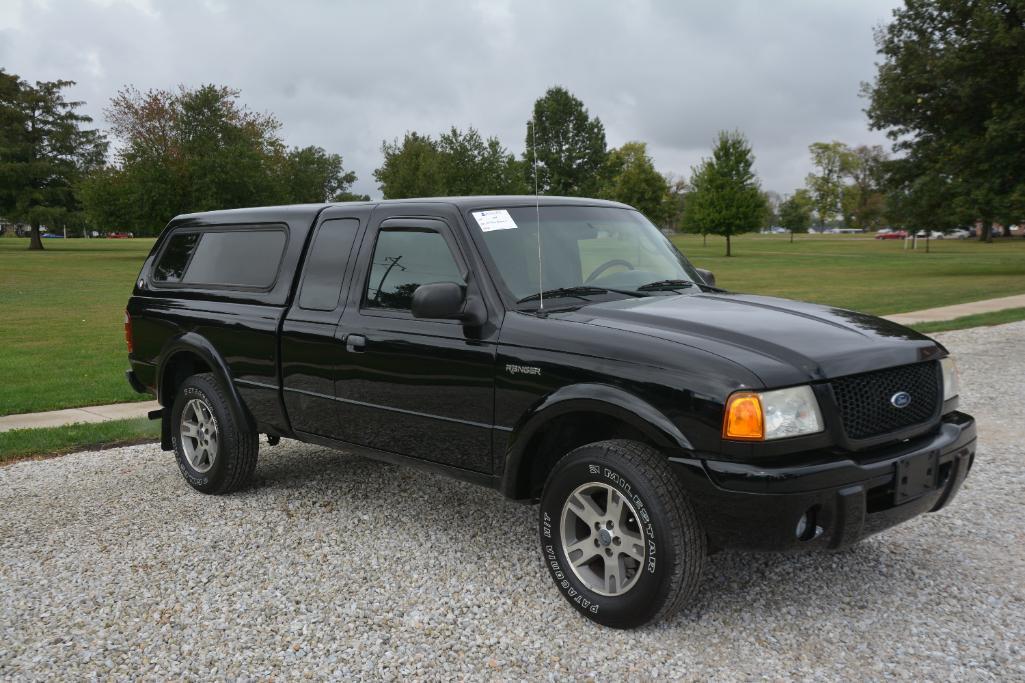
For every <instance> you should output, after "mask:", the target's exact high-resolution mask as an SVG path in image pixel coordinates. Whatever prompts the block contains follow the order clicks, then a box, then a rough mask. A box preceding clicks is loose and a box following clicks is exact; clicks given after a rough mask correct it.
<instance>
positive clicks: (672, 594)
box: [539, 440, 707, 628]
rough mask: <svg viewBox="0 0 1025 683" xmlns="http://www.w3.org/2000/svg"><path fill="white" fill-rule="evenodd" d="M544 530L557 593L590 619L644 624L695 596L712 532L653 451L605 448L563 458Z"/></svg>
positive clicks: (544, 511)
mask: <svg viewBox="0 0 1025 683" xmlns="http://www.w3.org/2000/svg"><path fill="white" fill-rule="evenodd" d="M620 496H621V497H620ZM585 497H586V498H590V501H591V503H592V504H594V506H593V507H592V506H591V505H589V504H587V503H586V501H585V500H584V498H585ZM571 499H572V501H573V502H570V501H571ZM610 502H611V503H612V506H611V507H612V510H609V507H610V506H609V503H610ZM588 508H589V509H588ZM577 510H580V512H579V513H577V512H576V511H577ZM616 510H619V513H618V514H617V512H616ZM585 518H586V519H585ZM610 521H611V524H610ZM539 523H540V529H539V530H540V537H541V554H542V556H543V558H544V562H545V565H546V566H547V567H548V571H549V573H550V574H551V576H552V579H553V580H554V581H555V585H556V586H557V587H558V589H559V592H560V593H562V595H563V597H564V598H566V600H568V601H569V603H570V604H571V605H572V606H573V607H574V608H575V609H576V610H577V611H578V612H580V613H581V614H583V615H584V616H585V617H587V618H588V619H590V620H592V621H595V622H597V623H599V624H603V625H605V626H611V627H613V628H634V627H637V626H642V625H644V624H647V623H650V622H653V621H658V620H660V619H664V618H667V617H669V616H671V615H673V614H674V613H675V612H676V611H677V610H679V609H680V607H682V606H683V605H684V604H685V603H686V602H687V601H688V600H690V599H691V598H692V597H693V596H694V594H695V593H696V591H697V588H698V585H699V583H700V580H701V570H702V568H703V566H704V562H705V556H706V554H707V547H706V539H705V534H704V532H703V531H702V529H701V526H700V524H699V523H698V520H697V517H696V516H695V514H694V510H693V508H692V507H691V505H690V503H689V502H688V500H687V496H686V493H685V491H684V490H683V486H682V485H681V483H680V480H679V478H678V477H677V476H676V474H675V473H674V472H673V471H672V470H671V469H670V466H669V463H668V462H667V460H666V457H665V456H664V455H663V454H662V453H660V452H659V451H658V450H656V449H654V448H651V447H650V446H646V445H644V444H641V443H637V442H634V441H622V440H613V441H601V442H598V443H593V444H588V445H586V446H581V447H580V448H577V449H576V450H573V451H571V452H569V453H568V454H566V455H565V456H564V457H563V458H562V459H561V460H559V462H558V463H556V465H555V467H554V468H553V469H552V471H551V473H550V474H549V476H548V480H547V482H546V483H545V487H544V491H543V493H542V494H541V506H540V510H539ZM596 525H600V527H601V530H599V529H598V526H596ZM603 532H604V533H603ZM567 548H569V550H568V551H567ZM571 556H572V557H571ZM588 558H589V559H588ZM607 558H611V559H610V560H609V562H608V563H606V559H607ZM574 564H576V565H577V566H574ZM610 567H611V571H610Z"/></svg>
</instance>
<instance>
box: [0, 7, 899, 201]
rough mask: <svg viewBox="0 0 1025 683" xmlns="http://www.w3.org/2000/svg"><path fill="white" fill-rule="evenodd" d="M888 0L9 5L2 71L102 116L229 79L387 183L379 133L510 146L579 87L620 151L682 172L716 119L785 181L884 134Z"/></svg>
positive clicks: (774, 183) (765, 181)
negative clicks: (880, 48)
mask: <svg viewBox="0 0 1025 683" xmlns="http://www.w3.org/2000/svg"><path fill="white" fill-rule="evenodd" d="M895 4H896V0H849V1H842V2H823V1H822V0H803V1H802V0H773V1H772V2H769V1H768V0H725V1H721V2H717V1H714V0H706V1H703V2H698V1H683V0H677V1H674V0H663V1H643V0H615V1H613V0H560V1H558V2H556V1H550V2H540V1H531V0H519V1H515V0H478V1H476V2H473V1H470V0H466V1H464V2H446V1H441V0H435V1H432V2H428V1H427V0H424V1H419V2H417V1H410V2H399V1H398V0H395V1H390V0H379V1H377V2H372V1H370V0H367V1H365V2H346V1H340V0H339V1H333V2H328V1H327V0H324V1H322V2H314V1H312V0H278V1H277V2H266V1H249V2H245V1H243V0H236V1H231V0H177V1H171V0H168V1H167V2H161V1H160V0H77V1H72V0H68V1H62V0H2V1H0V66H2V67H3V68H5V69H6V70H7V71H9V72H12V73H16V74H18V75H20V76H21V77H23V78H25V79H27V80H30V81H35V80H51V79H57V78H66V79H71V80H74V81H77V82H78V85H77V86H75V88H74V89H73V91H72V92H71V94H72V96H73V97H75V98H77V99H81V100H85V101H86V102H87V106H86V111H87V112H88V113H89V114H91V115H92V116H93V117H94V118H95V119H96V121H97V122H98V123H99V124H100V125H101V126H104V127H105V126H106V122H105V120H104V118H103V109H104V107H105V106H106V104H107V102H108V101H109V100H110V98H111V96H112V95H113V94H114V93H115V92H116V91H117V90H118V89H119V88H121V87H122V86H124V85H127V84H132V85H134V86H136V87H138V88H139V89H142V90H145V89H149V88H170V87H173V86H175V85H177V84H179V83H184V84H187V85H198V84H202V83H217V84H224V85H230V86H233V87H236V88H239V89H241V90H242V98H243V101H244V102H245V103H246V105H248V106H249V107H250V108H252V109H255V110H258V111H266V112H271V113H273V114H275V115H276V116H277V117H278V118H279V119H280V120H281V122H282V124H283V130H282V134H283V136H284V138H285V140H286V142H288V143H289V144H290V145H302V146H305V145H309V144H315V145H320V146H322V147H324V148H326V149H327V150H329V151H331V152H337V153H340V154H342V156H343V157H344V159H345V165H346V167H347V168H350V169H352V170H355V171H356V173H357V174H358V175H359V181H358V183H357V185H356V187H355V189H356V190H357V191H361V192H368V193H370V194H371V195H372V196H380V192H379V191H378V189H377V187H376V184H375V183H374V180H373V176H372V175H371V174H372V172H373V169H374V168H376V167H377V166H378V165H379V163H380V159H381V156H380V146H381V141H382V140H383V139H386V138H387V139H392V138H394V137H397V136H401V135H402V133H403V132H405V131H406V130H417V131H420V132H425V133H432V134H434V133H438V132H440V131H442V130H446V129H447V128H448V127H450V126H452V125H455V126H458V127H460V128H463V127H466V126H471V125H472V126H474V127H476V128H477V129H478V130H480V131H481V133H482V134H484V135H496V136H498V137H499V138H500V139H501V140H502V142H503V143H504V144H505V145H506V146H507V147H508V148H509V149H510V150H512V151H513V152H515V153H516V154H520V153H521V152H522V151H523V138H524V134H525V130H526V127H525V123H526V120H527V119H528V118H529V116H530V111H531V107H532V105H533V102H534V100H535V99H537V97H539V96H540V95H542V94H543V93H544V91H545V90H546V89H547V88H548V87H550V86H552V85H555V84H559V85H563V86H564V87H566V88H567V89H569V90H570V92H572V93H573V94H575V95H576V96H577V97H579V98H580V99H581V100H583V102H584V104H585V105H586V106H587V107H588V109H589V110H590V112H591V113H592V114H594V115H597V116H599V117H600V118H601V120H602V121H603V122H604V124H605V128H606V132H607V135H608V142H609V144H610V145H612V146H616V145H620V144H622V143H623V142H626V141H628V140H643V141H646V142H647V143H648V145H649V150H650V152H651V154H652V156H653V157H654V160H655V164H656V166H657V167H658V168H659V169H660V170H661V171H664V172H670V171H671V172H675V173H677V174H681V175H689V173H690V167H691V166H692V165H694V164H695V163H697V162H698V161H699V160H700V158H701V157H702V156H705V155H707V154H708V153H709V147H710V144H711V141H712V139H713V137H714V136H715V133H716V131H717V130H720V129H733V128H737V129H740V130H741V131H743V132H745V133H746V134H747V135H748V137H749V138H750V139H751V142H752V145H753V146H754V150H755V154H756V156H757V162H756V169H757V171H758V173H759V175H760V177H761V179H762V185H763V187H764V188H766V189H771V190H776V191H779V192H789V191H791V190H793V189H794V188H795V187H798V186H800V185H801V184H803V179H804V176H805V174H806V173H808V171H809V170H810V168H809V160H808V153H807V147H808V144H809V143H811V142H814V141H817V140H832V139H837V140H842V141H844V142H847V143H849V144H860V143H883V142H885V138H884V137H883V136H882V135H881V134H880V133H878V132H871V131H869V130H868V127H867V124H866V120H865V115H864V113H863V111H862V110H863V109H864V107H865V106H866V102H865V101H864V99H862V98H861V97H859V94H858V91H859V83H860V82H862V81H865V80H871V78H872V77H873V74H874V62H875V60H876V55H875V51H874V46H873V41H872V30H873V28H874V27H876V26H877V25H879V24H880V23H883V22H886V21H887V20H888V19H889V17H890V14H891V11H892V9H893V7H894V6H895Z"/></svg>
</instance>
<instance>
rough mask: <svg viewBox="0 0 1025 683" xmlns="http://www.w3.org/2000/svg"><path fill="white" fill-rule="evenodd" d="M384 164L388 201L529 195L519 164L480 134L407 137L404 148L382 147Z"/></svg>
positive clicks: (381, 177) (381, 178)
mask: <svg viewBox="0 0 1025 683" xmlns="http://www.w3.org/2000/svg"><path fill="white" fill-rule="evenodd" d="M381 152H382V153H383V155H384V163H382V165H381V166H380V167H379V168H378V169H377V170H375V171H374V177H375V178H376V179H377V182H378V183H379V184H380V188H381V191H382V192H383V193H384V197H385V198H386V199H397V198H402V197H452V196H462V195H481V194H519V193H522V192H523V191H524V186H523V180H522V170H521V168H520V164H519V162H517V161H516V158H515V157H514V156H513V155H512V154H510V153H509V152H508V151H507V150H506V149H505V148H504V147H503V146H502V145H501V143H500V142H499V141H498V138H494V137H491V138H488V139H487V140H485V139H483V138H482V137H481V135H480V133H478V132H477V131H476V130H475V129H473V128H469V129H468V130H467V131H466V132H465V133H464V132H462V131H460V130H459V129H457V128H454V127H453V128H451V129H450V130H449V131H448V132H447V133H442V135H441V136H440V137H439V138H438V139H437V140H434V139H433V138H431V136H429V135H422V134H420V133H416V132H407V133H406V135H405V137H404V138H403V139H402V142H401V143H399V141H398V140H395V141H393V142H391V143H389V142H384V143H382V145H381Z"/></svg>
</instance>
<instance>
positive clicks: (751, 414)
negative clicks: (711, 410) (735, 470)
mask: <svg viewBox="0 0 1025 683" xmlns="http://www.w3.org/2000/svg"><path fill="white" fill-rule="evenodd" d="M821 431H822V413H821V412H820V411H819V402H818V401H817V400H816V399H815V393H814V392H813V391H812V390H811V387H809V386H800V387H791V388H789V389H777V390H776V391H758V392H755V391H741V392H737V393H735V394H733V395H732V396H730V399H729V401H727V402H726V414H725V415H724V416H723V430H722V435H723V437H724V438H727V439H738V440H741V441H769V440H771V439H783V438H786V437H788V436H801V435H802V434H815V433H816V432H821Z"/></svg>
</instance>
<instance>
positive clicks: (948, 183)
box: [863, 0, 1025, 240]
mask: <svg viewBox="0 0 1025 683" xmlns="http://www.w3.org/2000/svg"><path fill="white" fill-rule="evenodd" d="M876 48H877V50H878V52H879V54H880V55H881V56H882V61H881V63H880V64H879V67H878V72H877V74H876V78H875V81H874V82H873V83H871V84H865V85H864V86H863V90H864V92H865V94H866V95H868V97H869V98H870V105H869V108H868V110H867V112H868V116H869V122H870V124H871V125H872V126H873V127H874V128H876V129H879V130H885V131H886V132H887V135H888V136H889V137H890V138H891V139H892V140H894V150H895V151H897V152H899V153H901V155H902V157H903V161H902V163H901V164H899V167H900V168H899V170H900V172H899V173H896V174H894V175H892V176H890V177H891V178H895V179H896V181H897V183H898V185H897V188H898V189H899V191H900V192H902V194H903V197H902V198H901V199H902V201H904V200H907V199H910V198H912V197H913V195H914V194H915V192H916V188H917V193H918V199H919V200H922V201H918V200H916V201H915V202H913V203H915V204H918V205H919V206H920V207H922V206H927V205H933V206H932V209H931V210H930V211H929V213H935V212H936V209H937V208H939V207H937V206H936V205H935V202H937V201H938V202H939V206H940V207H942V212H943V213H945V214H947V215H956V216H960V217H969V220H976V219H977V220H980V221H981V222H982V231H981V234H980V238H981V239H984V240H989V239H990V231H991V226H992V224H993V222H994V221H999V222H1004V223H1005V224H1006V223H1014V222H1018V221H1020V220H1021V218H1022V216H1025V155H1023V154H1021V149H1022V146H1023V144H1025V80H1023V79H1022V74H1023V73H1025V7H1023V6H1022V4H1021V2H1018V1H1016V0H977V1H976V2H963V1H962V0H929V1H926V0H906V2H905V4H904V6H903V7H902V8H899V9H897V10H895V11H894V20H893V21H892V22H891V23H890V24H888V25H886V26H885V27H883V28H881V29H879V30H878V31H877V32H876ZM912 178H917V179H919V180H918V181H917V182H911V181H910V180H909V179H912ZM926 188H928V189H926ZM940 188H942V192H940V193H939V194H937V192H936V191H937V190H938V189H940ZM909 192H911V193H912V194H908V193H909Z"/></svg>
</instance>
